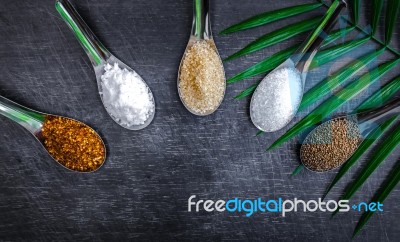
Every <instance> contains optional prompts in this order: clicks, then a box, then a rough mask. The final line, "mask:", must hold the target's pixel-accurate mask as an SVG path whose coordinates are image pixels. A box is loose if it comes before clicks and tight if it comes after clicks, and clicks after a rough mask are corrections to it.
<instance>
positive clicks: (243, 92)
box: [235, 81, 261, 99]
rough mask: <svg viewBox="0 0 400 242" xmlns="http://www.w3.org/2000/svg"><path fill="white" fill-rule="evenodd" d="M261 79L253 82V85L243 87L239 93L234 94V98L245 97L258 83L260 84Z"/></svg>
mask: <svg viewBox="0 0 400 242" xmlns="http://www.w3.org/2000/svg"><path fill="white" fill-rule="evenodd" d="M260 82H261V81H258V82H256V83H254V84H253V85H251V86H249V87H248V88H246V89H244V90H243V91H242V92H241V93H239V94H238V95H236V96H235V99H242V98H244V97H247V96H249V95H251V94H252V93H253V92H254V91H255V90H256V88H257V86H258V84H260Z"/></svg>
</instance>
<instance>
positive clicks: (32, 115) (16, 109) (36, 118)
mask: <svg viewBox="0 0 400 242" xmlns="http://www.w3.org/2000/svg"><path fill="white" fill-rule="evenodd" d="M0 114H1V115H3V116H5V117H7V118H9V119H11V120H13V121H15V122H16V123H18V124H20V125H22V126H23V127H24V128H26V129H27V130H29V131H30V132H31V133H32V134H34V135H36V134H38V133H39V132H40V130H41V128H42V126H43V122H44V116H45V115H44V114H42V113H38V112H35V111H33V110H31V109H29V108H26V107H24V106H21V105H19V104H17V103H15V102H13V101H10V100H8V99H7V98H5V97H3V96H0Z"/></svg>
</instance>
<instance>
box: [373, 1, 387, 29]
mask: <svg viewBox="0 0 400 242" xmlns="http://www.w3.org/2000/svg"><path fill="white" fill-rule="evenodd" d="M383 3H384V1H383V0H373V1H372V6H373V11H374V12H373V14H372V20H371V22H372V24H371V25H372V33H371V34H372V35H375V34H376V30H377V28H378V24H379V19H380V17H381V12H382V9H383Z"/></svg>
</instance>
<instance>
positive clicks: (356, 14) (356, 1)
mask: <svg viewBox="0 0 400 242" xmlns="http://www.w3.org/2000/svg"><path fill="white" fill-rule="evenodd" d="M350 1H351V4H352V8H353V9H352V10H353V21H354V23H356V24H358V21H359V20H360V5H361V0H350Z"/></svg>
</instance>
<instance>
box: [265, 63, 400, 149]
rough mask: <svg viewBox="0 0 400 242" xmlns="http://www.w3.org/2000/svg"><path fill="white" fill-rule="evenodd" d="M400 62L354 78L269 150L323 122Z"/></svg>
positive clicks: (386, 64) (384, 65) (388, 64)
mask: <svg viewBox="0 0 400 242" xmlns="http://www.w3.org/2000/svg"><path fill="white" fill-rule="evenodd" d="M399 62H400V59H396V60H392V61H388V62H386V63H384V64H381V65H379V66H378V67H376V68H374V69H372V70H371V71H370V73H365V74H364V75H362V76H361V77H360V78H359V79H358V80H354V81H353V82H352V83H350V84H349V85H348V86H346V87H345V88H344V89H342V90H341V91H339V92H338V93H336V94H335V95H333V96H331V97H330V98H329V99H328V100H326V101H325V102H324V103H322V104H321V105H319V106H318V107H317V108H316V109H314V110H313V111H312V112H311V113H310V114H308V115H307V116H305V117H304V118H303V119H302V120H300V121H299V122H298V123H297V124H295V125H294V126H293V127H292V128H290V129H289V130H288V131H287V132H286V133H285V134H284V135H282V136H281V137H280V138H278V139H277V140H276V141H275V142H274V143H273V144H272V145H271V146H270V147H269V148H268V149H267V150H272V149H273V148H275V147H277V146H279V145H281V144H282V143H284V142H286V141H287V140H289V139H290V138H292V137H294V136H295V135H297V134H299V133H300V132H301V131H303V130H305V129H307V128H310V127H312V126H313V125H315V124H317V123H319V122H321V121H322V120H323V119H324V118H326V117H327V116H328V115H330V114H332V113H333V112H334V111H336V110H337V109H338V108H339V107H341V106H342V105H343V104H344V103H346V102H347V101H349V100H351V99H352V98H354V97H355V96H357V95H358V94H359V93H361V92H362V91H364V90H365V89H366V88H367V87H369V86H370V85H371V84H372V83H374V82H375V81H377V80H378V79H379V78H381V77H382V76H383V75H384V74H385V73H386V72H388V71H389V70H391V69H392V68H393V67H395V66H396V65H397V64H398V63H399Z"/></svg>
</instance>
